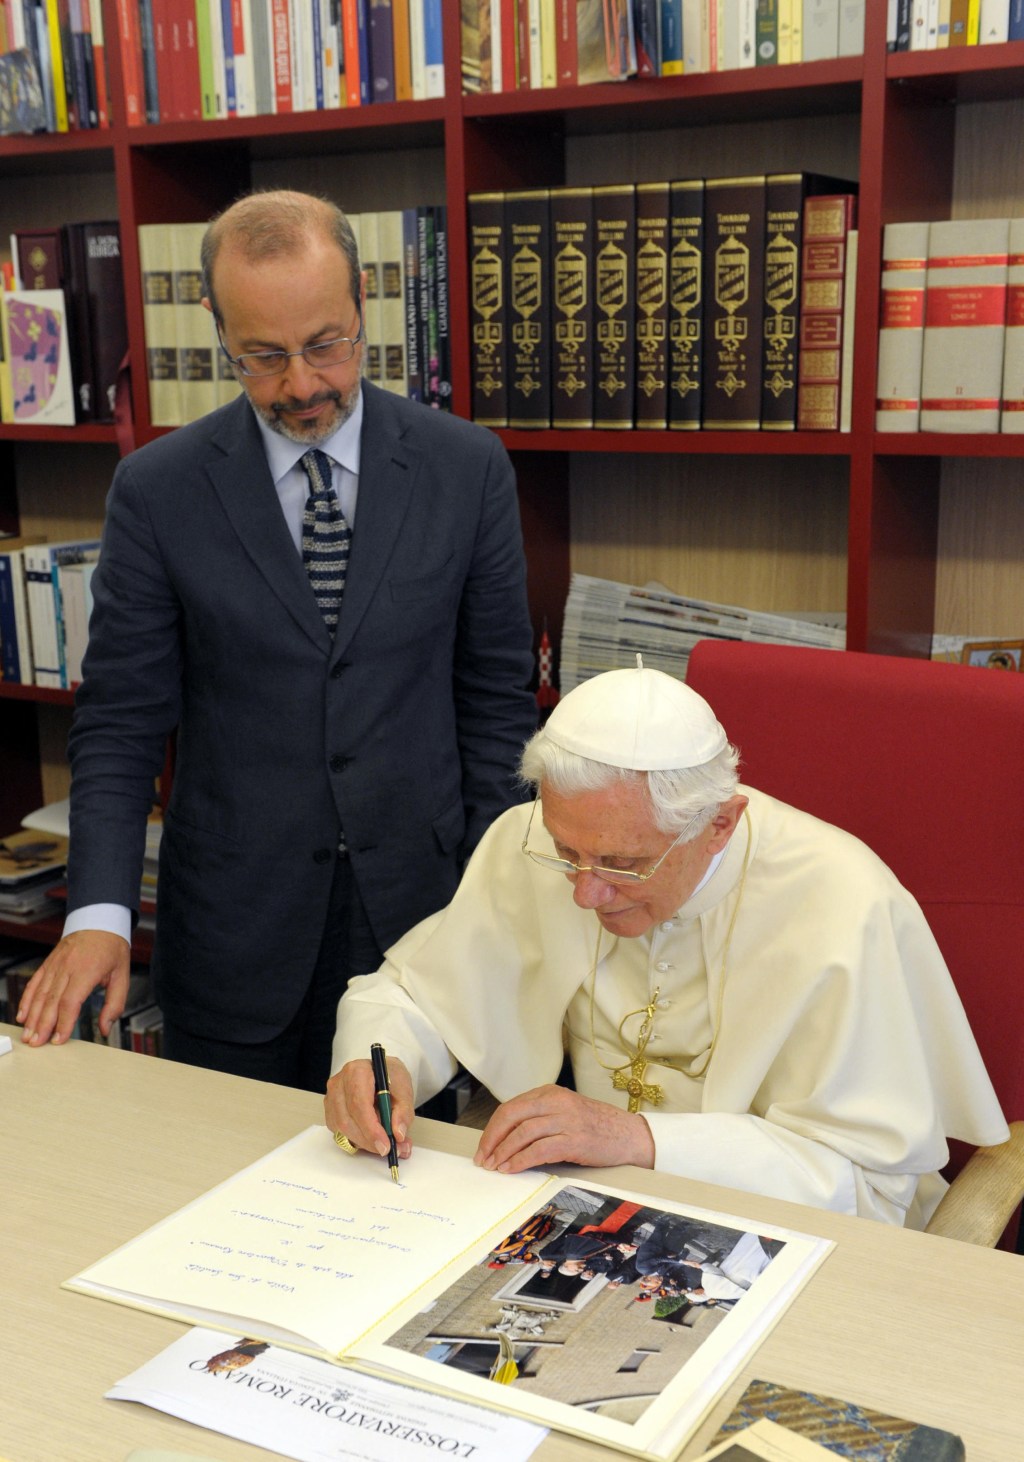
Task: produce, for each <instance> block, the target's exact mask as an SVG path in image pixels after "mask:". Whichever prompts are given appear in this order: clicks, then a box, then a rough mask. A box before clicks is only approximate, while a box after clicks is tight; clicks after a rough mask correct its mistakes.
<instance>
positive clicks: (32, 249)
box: [12, 228, 64, 289]
mask: <svg viewBox="0 0 1024 1462" xmlns="http://www.w3.org/2000/svg"><path fill="white" fill-rule="evenodd" d="M12 237H13V239H14V246H15V248H16V249H17V253H18V257H17V259H16V261H15V262H16V263H17V266H18V278H19V279H20V280H21V287H22V289H63V288H64V279H63V272H62V267H61V250H60V229H59V228H33V229H20V230H18V231H17V232H16V233H15V234H13V235H12Z"/></svg>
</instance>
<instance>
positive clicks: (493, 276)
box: [471, 245, 504, 397]
mask: <svg viewBox="0 0 1024 1462" xmlns="http://www.w3.org/2000/svg"><path fill="white" fill-rule="evenodd" d="M471 288H472V301H473V313H474V315H475V316H477V317H479V318H476V319H474V322H473V348H474V355H475V365H476V366H477V367H478V369H479V371H480V374H479V376H478V377H477V380H476V388H477V390H479V391H481V392H483V394H484V396H488V397H489V396H492V395H493V394H494V393H495V392H496V391H500V390H501V386H502V383H501V379H500V377H501V367H500V360H501V357H500V354H499V352H500V350H501V341H502V327H501V321H500V320H495V319H493V318H492V317H493V316H494V315H495V314H496V313H497V311H498V310H500V309H501V306H502V301H503V298H504V295H503V289H502V279H501V259H500V257H499V256H498V255H497V254H496V253H495V252H494V250H493V249H491V248H489V247H487V246H486V245H484V247H483V248H481V249H478V250H477V252H476V253H475V254H474V255H473V263H472V281H471Z"/></svg>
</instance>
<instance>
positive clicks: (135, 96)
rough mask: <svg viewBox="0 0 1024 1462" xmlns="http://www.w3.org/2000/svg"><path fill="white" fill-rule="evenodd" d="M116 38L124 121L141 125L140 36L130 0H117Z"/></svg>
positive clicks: (136, 12)
mask: <svg viewBox="0 0 1024 1462" xmlns="http://www.w3.org/2000/svg"><path fill="white" fill-rule="evenodd" d="M117 28H118V42H119V44H120V47H121V78H122V87H121V90H122V92H123V93H124V111H125V116H124V119H125V122H126V123H127V125H128V126H129V127H141V126H142V124H143V122H144V121H145V120H146V100H145V93H144V90H143V85H142V37H141V31H140V29H139V7H138V6H137V5H136V4H135V3H134V0H117Z"/></svg>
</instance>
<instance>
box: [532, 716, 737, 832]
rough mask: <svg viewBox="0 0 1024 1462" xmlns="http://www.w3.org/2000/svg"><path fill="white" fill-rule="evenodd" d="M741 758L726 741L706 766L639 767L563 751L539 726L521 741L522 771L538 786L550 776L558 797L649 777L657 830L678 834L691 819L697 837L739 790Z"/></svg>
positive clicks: (550, 782) (644, 780) (648, 789)
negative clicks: (647, 769)
mask: <svg viewBox="0 0 1024 1462" xmlns="http://www.w3.org/2000/svg"><path fill="white" fill-rule="evenodd" d="M739 760H740V754H739V752H738V751H737V750H736V748H735V746H729V745H727V746H725V747H723V749H722V750H721V751H720V752H719V753H718V754H717V756H714V757H712V759H711V760H710V761H709V762H705V763H704V765H703V766H699V767H676V768H673V769H672V770H670V771H658V772H638V771H633V770H631V769H630V768H628V767H613V766H609V765H608V764H607V763H606V762H601V761H591V759H590V758H589V757H585V756H577V754H576V753H575V752H573V751H565V750H563V748H562V747H560V746H556V745H555V743H554V742H552V741H551V740H549V738H548V736H547V733H546V731H545V730H544V728H543V727H541V729H540V730H539V731H537V732H535V733H534V735H533V736H531V738H530V740H529V741H528V742H527V743H526V745H525V746H524V747H523V754H522V756H521V757H520V759H519V775H520V777H521V778H522V780H523V781H524V782H526V783H528V784H529V785H530V786H532V787H533V789H534V790H535V791H536V790H539V788H540V784H541V783H542V782H546V783H547V784H548V785H549V786H550V787H551V788H552V789H553V790H554V791H555V792H557V793H558V795H559V796H560V797H578V796H580V795H581V794H582V793H584V792H603V791H604V790H605V788H606V787H613V786H615V785H616V783H623V782H645V783H646V784H647V792H648V795H649V797H650V799H651V811H652V814H653V817H654V824H655V826H656V827H657V828H658V829H659V831H660V832H663V833H671V834H674V835H675V836H678V835H679V834H680V833H681V832H683V831H684V829H686V828H687V827H688V826H690V825H692V827H693V833H692V836H693V837H696V836H697V834H698V833H700V832H702V831H703V830H704V828H706V827H707V825H708V824H709V823H710V821H711V819H712V818H713V817H714V816H715V814H716V813H717V811H718V809H719V807H721V805H722V803H723V802H727V801H728V800H729V798H730V797H732V796H734V795H735V793H736V790H737V788H738V787H739V780H740V779H739Z"/></svg>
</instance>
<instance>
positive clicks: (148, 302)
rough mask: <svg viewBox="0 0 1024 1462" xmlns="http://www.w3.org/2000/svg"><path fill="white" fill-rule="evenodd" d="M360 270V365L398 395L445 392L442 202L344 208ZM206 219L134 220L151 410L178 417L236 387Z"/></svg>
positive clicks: (432, 398)
mask: <svg viewBox="0 0 1024 1462" xmlns="http://www.w3.org/2000/svg"><path fill="white" fill-rule="evenodd" d="M349 222H350V223H351V224H352V228H353V231H354V233H355V235H356V241H357V243H358V245H359V256H360V261H361V263H362V265H363V269H364V271H365V275H366V317H365V319H364V321H363V328H364V331H365V335H366V341H367V345H366V352H365V357H366V374H367V376H368V378H369V379H370V380H371V381H373V382H374V383H375V384H376V385H380V386H382V387H384V388H385V389H386V390H389V391H393V392H395V393H396V394H397V395H401V396H408V397H410V398H411V399H413V400H417V401H425V402H426V403H427V404H428V405H431V406H437V407H447V406H448V405H449V404H450V400H451V366H450V357H449V343H448V342H449V309H448V227H447V209H446V208H445V207H444V206H437V207H435V206H433V205H431V204H423V205H421V206H419V207H414V208H405V209H390V210H385V211H381V212H377V213H360V214H350V215H349ZM205 231H206V225H205V224H204V223H178V224H143V225H141V226H140V228H139V257H140V260H141V264H142V298H143V317H144V326H145V334H146V373H147V379H148V384H149V405H150V419H151V421H152V423H153V425H154V426H181V425H182V424H183V423H185V422H188V421H194V420H196V418H198V417H200V416H204V415H205V414H206V413H207V412H208V411H212V410H213V409H214V407H216V406H220V405H223V404H224V403H225V402H227V401H230V400H232V399H233V398H234V397H235V396H236V395H237V394H238V391H239V389H240V387H239V385H238V382H237V381H236V379H235V377H234V375H233V374H232V369H231V365H230V363H229V361H228V359H227V356H226V355H225V353H224V351H223V350H222V349H221V346H220V341H219V339H218V336H217V331H216V327H215V325H214V321H213V316H212V315H211V313H210V311H209V310H207V309H206V307H205V306H204V304H203V285H202V272H201V269H200V262H199V257H200V246H201V243H202V238H203V234H204V233H205Z"/></svg>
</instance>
